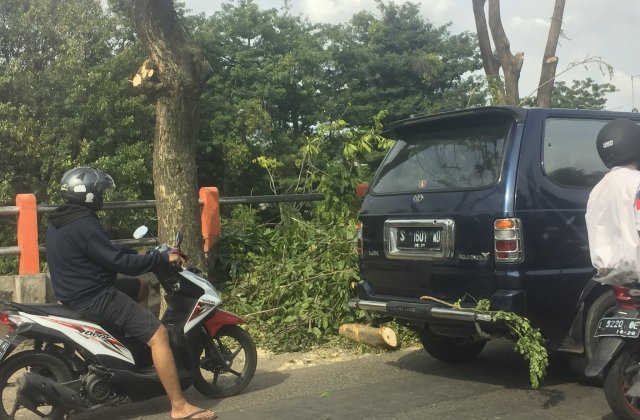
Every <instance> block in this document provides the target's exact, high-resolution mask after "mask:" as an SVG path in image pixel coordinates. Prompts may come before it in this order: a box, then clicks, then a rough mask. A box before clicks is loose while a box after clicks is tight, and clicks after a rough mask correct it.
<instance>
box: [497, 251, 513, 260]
mask: <svg viewBox="0 0 640 420" xmlns="http://www.w3.org/2000/svg"><path fill="white" fill-rule="evenodd" d="M509 257H510V254H509V253H508V252H496V258H501V259H503V260H506V259H508V258H509Z"/></svg>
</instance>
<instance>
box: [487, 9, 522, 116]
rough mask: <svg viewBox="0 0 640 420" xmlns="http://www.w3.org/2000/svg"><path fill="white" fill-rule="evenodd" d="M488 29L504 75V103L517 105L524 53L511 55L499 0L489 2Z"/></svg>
mask: <svg viewBox="0 0 640 420" xmlns="http://www.w3.org/2000/svg"><path fill="white" fill-rule="evenodd" d="M489 28H490V29H491V35H492V37H493V43H494V44H495V46H496V51H497V53H498V58H499V60H500V65H501V66H502V72H503V74H504V90H505V96H504V101H503V102H504V103H505V104H507V105H518V104H519V103H520V92H519V90H518V82H519V80H520V71H521V70H522V63H523V61H524V53H523V52H517V53H515V55H514V54H511V44H510V43H509V39H508V38H507V34H506V33H505V32H504V28H503V26H502V18H501V17H500V0H489Z"/></svg>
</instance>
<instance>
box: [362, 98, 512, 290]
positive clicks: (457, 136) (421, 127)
mask: <svg viewBox="0 0 640 420" xmlns="http://www.w3.org/2000/svg"><path fill="white" fill-rule="evenodd" d="M519 112H522V111H518V110H515V109H510V108H483V109H478V110H473V111H466V112H459V113H449V114H440V115H437V116H434V117H426V118H423V119H417V120H408V121H406V122H401V123H399V124H398V125H396V126H395V127H394V128H393V136H394V137H395V138H396V139H397V143H396V145H395V146H394V147H393V149H392V150H391V151H390V152H389V154H388V155H387V156H386V158H385V159H384V161H383V162H382V164H381V166H380V168H379V169H378V172H377V173H376V175H375V177H374V179H373V181H372V184H371V188H370V191H369V194H368V195H367V197H366V198H365V200H364V202H363V206H362V209H361V212H360V221H361V223H362V260H361V276H362V280H364V283H363V286H364V287H363V289H362V290H361V291H360V293H361V294H362V293H363V291H364V293H365V294H366V295H367V296H360V297H361V298H368V299H374V300H390V299H398V298H400V297H402V298H403V299H404V300H418V299H419V298H420V297H421V296H424V295H429V296H433V297H436V298H439V299H443V300H448V301H456V300H458V299H461V298H463V297H465V295H468V296H470V297H472V298H474V299H482V298H489V297H490V296H491V295H492V294H493V293H494V292H495V290H496V284H495V278H494V221H495V220H496V219H499V218H502V217H507V216H509V215H510V214H511V212H512V206H513V202H512V198H513V193H514V191H513V188H514V185H513V184H514V181H513V179H514V178H515V168H516V165H517V150H515V149H517V148H518V145H519V142H518V145H516V146H514V144H513V143H516V142H514V141H513V140H512V139H513V138H514V137H516V136H517V135H518V133H519V132H520V130H519V128H518V127H519V126H518V124H517V122H518V120H519V119H524V114H523V113H519ZM509 174H511V175H509Z"/></svg>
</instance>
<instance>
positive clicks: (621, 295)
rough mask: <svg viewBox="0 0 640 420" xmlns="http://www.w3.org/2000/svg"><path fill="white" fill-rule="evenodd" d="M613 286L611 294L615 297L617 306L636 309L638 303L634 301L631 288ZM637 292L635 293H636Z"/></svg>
mask: <svg viewBox="0 0 640 420" xmlns="http://www.w3.org/2000/svg"><path fill="white" fill-rule="evenodd" d="M612 287H613V296H614V297H615V298H616V302H617V303H618V308H620V309H625V310H628V311H630V310H633V309H638V307H639V306H640V305H638V304H636V303H635V302H634V299H633V298H634V296H633V294H634V293H633V291H632V289H630V288H628V287H623V286H612ZM636 294H637V293H636Z"/></svg>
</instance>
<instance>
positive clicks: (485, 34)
mask: <svg viewBox="0 0 640 420" xmlns="http://www.w3.org/2000/svg"><path fill="white" fill-rule="evenodd" d="M485 1H486V0H473V16H474V18H475V21H476V32H477V33H478V45H479V47H480V57H481V58H482V67H484V73H485V74H486V76H487V80H488V81H489V84H490V85H491V86H492V88H493V89H494V90H497V91H498V92H500V94H499V96H500V97H501V98H504V96H505V92H504V86H503V85H502V80H501V79H500V62H499V61H498V60H497V59H496V57H495V56H494V55H493V50H492V48H491V41H490V40H489V29H488V28H487V19H486V17H485V14H484V4H485Z"/></svg>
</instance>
